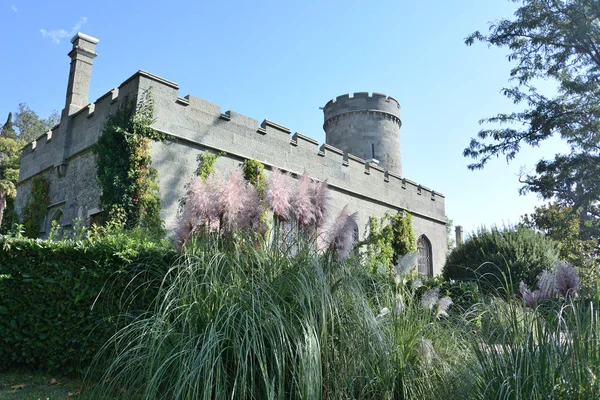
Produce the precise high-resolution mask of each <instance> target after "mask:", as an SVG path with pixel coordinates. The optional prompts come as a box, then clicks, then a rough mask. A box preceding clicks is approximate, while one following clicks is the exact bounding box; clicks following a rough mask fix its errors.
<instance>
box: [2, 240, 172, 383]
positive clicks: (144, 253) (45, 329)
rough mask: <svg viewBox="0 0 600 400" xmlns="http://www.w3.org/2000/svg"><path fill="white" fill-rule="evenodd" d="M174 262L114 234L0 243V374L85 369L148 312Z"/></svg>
mask: <svg viewBox="0 0 600 400" xmlns="http://www.w3.org/2000/svg"><path fill="white" fill-rule="evenodd" d="M176 258H177V254H176V253H175V252H174V251H172V250H170V249H169V247H168V246H167V245H165V244H156V243H152V242H149V241H147V240H145V239H143V238H141V237H135V236H133V235H125V234H122V233H114V234H107V235H103V236H93V235H90V236H88V237H86V238H84V239H82V240H78V241H73V240H68V241H41V240H34V239H26V238H19V237H8V236H0V368H3V369H6V368H12V367H16V366H25V367H31V368H36V369H37V368H42V369H45V370H48V371H58V370H60V371H61V372H62V373H67V372H74V371H77V370H79V368H86V367H87V366H88V365H89V364H90V362H91V360H92V358H93V357H94V356H95V355H96V353H97V352H98V350H99V349H100V346H101V345H102V344H103V343H104V342H105V341H106V340H107V339H108V338H110V337H111V336H112V335H113V334H114V332H115V331H116V330H117V328H119V327H122V326H124V324H126V323H127V322H128V319H127V318H124V317H119V315H120V314H121V313H123V312H128V313H130V317H131V318H133V317H134V316H135V315H139V314H140V313H144V312H146V311H147V310H149V309H150V308H151V307H150V304H151V302H152V301H153V299H154V297H155V296H156V293H157V289H158V285H159V284H160V281H161V279H162V277H163V276H164V274H165V272H166V271H167V269H168V267H169V266H170V265H171V264H172V263H173V262H174V260H175V259H176Z"/></svg>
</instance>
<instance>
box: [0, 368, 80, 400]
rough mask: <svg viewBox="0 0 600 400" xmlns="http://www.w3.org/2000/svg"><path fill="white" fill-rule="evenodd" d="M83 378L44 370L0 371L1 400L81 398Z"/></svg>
mask: <svg viewBox="0 0 600 400" xmlns="http://www.w3.org/2000/svg"><path fill="white" fill-rule="evenodd" d="M80 390H81V380H79V379H73V378H65V377H62V376H60V375H57V374H55V375H52V374H47V373H42V372H31V371H10V372H0V400H17V399H18V400H21V399H26V400H29V399H34V400H37V399H41V400H46V399H49V400H55V399H77V400H79V399H81V396H80V395H79V392H80Z"/></svg>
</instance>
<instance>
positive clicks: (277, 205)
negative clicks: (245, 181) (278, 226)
mask: <svg viewBox="0 0 600 400" xmlns="http://www.w3.org/2000/svg"><path fill="white" fill-rule="evenodd" d="M293 192H294V182H293V181H292V178H291V177H290V176H289V175H287V174H284V173H282V172H281V171H280V170H279V169H278V168H273V171H272V172H271V175H270V176H269V179H268V183H267V203H268V204H269V207H271V209H272V210H273V213H274V214H275V216H276V217H277V218H278V219H279V220H281V221H288V220H289V219H290V217H291V211H292V206H291V200H292V194H293Z"/></svg>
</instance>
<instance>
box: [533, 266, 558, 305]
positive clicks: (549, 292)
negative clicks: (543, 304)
mask: <svg viewBox="0 0 600 400" xmlns="http://www.w3.org/2000/svg"><path fill="white" fill-rule="evenodd" d="M538 288H539V290H538V291H537V298H538V299H540V300H550V299H552V298H553V297H554V295H555V294H556V288H555V285H554V274H551V273H550V272H548V271H544V272H542V273H541V275H540V276H539V277H538Z"/></svg>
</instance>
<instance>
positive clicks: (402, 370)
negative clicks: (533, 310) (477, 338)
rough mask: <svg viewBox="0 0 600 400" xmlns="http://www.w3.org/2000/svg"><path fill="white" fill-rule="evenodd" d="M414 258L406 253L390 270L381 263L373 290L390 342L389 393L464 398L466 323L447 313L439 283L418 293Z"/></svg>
mask: <svg viewBox="0 0 600 400" xmlns="http://www.w3.org/2000/svg"><path fill="white" fill-rule="evenodd" d="M416 261H417V259H416V254H414V253H408V254H407V255H405V256H403V257H401V258H400V259H399V261H398V263H397V265H396V266H395V267H394V268H393V270H392V272H391V273H390V272H388V271H387V268H385V267H383V268H381V271H380V272H379V273H378V274H377V275H376V276H378V277H379V280H377V282H378V289H377V290H375V291H373V293H375V294H376V295H375V296H373V298H374V299H379V301H380V303H376V304H378V305H379V307H382V308H381V311H380V313H379V315H378V321H380V324H381V325H382V327H384V330H385V333H386V336H387V337H389V340H390V341H391V349H390V354H391V357H392V363H393V369H392V382H390V383H389V385H390V386H391V388H392V393H393V398H395V399H439V398H465V397H466V395H467V394H468V391H469V389H470V387H471V385H472V378H471V377H472V376H473V374H474V372H475V371H476V368H475V366H474V364H475V357H474V353H473V350H472V349H471V346H470V344H469V337H468V333H467V332H466V331H465V330H464V329H463V327H465V326H466V324H465V323H464V321H462V320H460V319H456V320H455V319H452V318H450V317H449V316H448V314H447V310H448V308H449V307H450V305H451V303H452V300H451V299H450V297H447V296H443V297H442V298H440V295H439V288H438V289H437V290H436V289H432V290H429V291H427V292H426V293H425V294H423V295H422V296H420V295H419V291H418V289H419V288H420V287H421V285H422V281H421V279H420V278H418V277H417V274H416V271H415V266H416ZM390 310H393V311H390Z"/></svg>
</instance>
